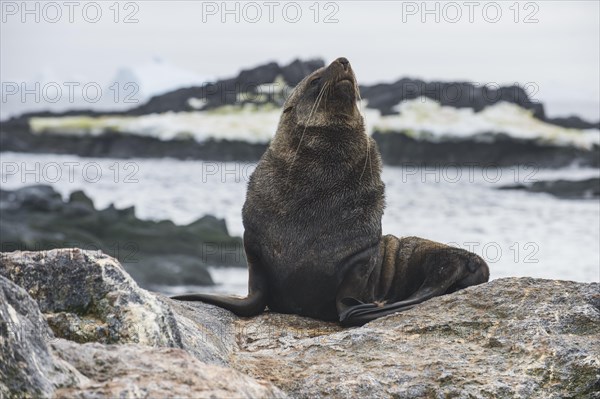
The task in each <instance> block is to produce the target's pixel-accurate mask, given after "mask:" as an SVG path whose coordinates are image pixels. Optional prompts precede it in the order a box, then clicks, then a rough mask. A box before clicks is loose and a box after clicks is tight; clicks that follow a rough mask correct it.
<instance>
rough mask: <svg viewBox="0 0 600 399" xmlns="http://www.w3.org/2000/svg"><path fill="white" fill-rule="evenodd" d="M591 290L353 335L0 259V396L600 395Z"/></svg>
mask: <svg viewBox="0 0 600 399" xmlns="http://www.w3.org/2000/svg"><path fill="white" fill-rule="evenodd" d="M599 290H600V286H599V285H598V283H589V284H586V283H575V282H570V281H553V280H541V279H531V278H505V279H500V280H494V281H491V282H490V283H487V284H483V285H480V286H476V287H470V288H468V289H466V290H463V291H459V292H457V293H454V294H450V295H446V296H443V297H438V298H434V299H432V300H430V301H427V302H426V303H424V304H421V305H419V306H417V307H415V308H414V309H412V310H409V311H407V312H404V313H401V314H396V315H391V316H388V317H386V318H383V319H380V320H376V321H374V322H371V323H368V324H367V325H365V326H363V327H359V328H349V329H342V328H341V327H340V326H339V325H337V324H335V323H325V322H320V321H316V320H311V319H307V318H302V317H298V316H294V315H283V314H276V313H270V312H267V313H265V314H263V315H261V316H258V317H255V318H249V319H243V318H238V317H235V316H233V315H232V314H231V313H230V312H228V311H225V310H223V309H219V308H216V307H214V306H210V305H205V304H202V303H181V302H176V301H172V300H170V299H168V298H165V297H163V296H161V295H158V294H154V293H151V292H148V291H145V290H144V289H141V288H139V287H138V286H137V284H136V283H135V282H134V281H133V280H132V279H131V278H130V277H129V276H128V275H127V273H126V272H125V271H124V270H123V268H122V267H121V266H120V264H119V263H118V262H117V261H116V260H115V259H113V258H110V257H109V256H106V255H103V254H99V253H98V252H91V251H82V250H78V249H60V250H52V251H47V252H18V251H17V252H11V253H3V254H2V255H1V257H0V332H1V333H2V340H0V396H2V397H6V398H17V397H19V398H20V397H56V398H103V397H136V398H152V397H162V396H171V397H172V396H176V397H194V398H198V397H206V398H208V397H236V398H238V397H247V398H253V397H264V398H267V397H276V398H283V397H295V398H304V397H306V398H308V397H316V396H328V397H333V398H338V397H339V398H342V397H349V396H361V397H367V396H368V397H374V398H383V397H390V396H393V397H398V398H416V397H428V398H429V397H431V398H434V397H456V398H468V397H490V398H492V397H493V398H514V397H527V398H544V399H547V398H566V397H569V398H598V397H600V396H599V394H598V392H600V372H599V370H600V349H599V347H598V345H597V342H598V340H599V338H600V294H599V292H600V291H599Z"/></svg>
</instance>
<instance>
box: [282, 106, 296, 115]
mask: <svg viewBox="0 0 600 399" xmlns="http://www.w3.org/2000/svg"><path fill="white" fill-rule="evenodd" d="M292 108H294V107H287V108H286V109H284V110H283V113H284V114H285V113H287V112H290V111H291V110H292Z"/></svg>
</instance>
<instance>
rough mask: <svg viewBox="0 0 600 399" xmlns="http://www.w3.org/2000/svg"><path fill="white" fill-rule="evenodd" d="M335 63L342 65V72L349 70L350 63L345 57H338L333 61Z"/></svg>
mask: <svg viewBox="0 0 600 399" xmlns="http://www.w3.org/2000/svg"><path fill="white" fill-rule="evenodd" d="M335 62H338V63H340V64H342V68H344V71H347V70H348V69H350V61H348V58H346V57H340V58H338V59H337V60H335Z"/></svg>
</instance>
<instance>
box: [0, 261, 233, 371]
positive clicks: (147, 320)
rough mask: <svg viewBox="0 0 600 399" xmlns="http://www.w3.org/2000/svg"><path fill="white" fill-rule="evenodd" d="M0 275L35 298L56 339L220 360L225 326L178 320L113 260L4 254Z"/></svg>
mask: <svg viewBox="0 0 600 399" xmlns="http://www.w3.org/2000/svg"><path fill="white" fill-rule="evenodd" d="M0 275H1V276H4V277H5V278H8V279H10V280H12V281H13V282H14V283H16V284H17V285H19V286H21V287H23V288H24V289H25V290H26V291H27V292H28V293H29V295H31V296H32V297H33V298H34V299H35V300H36V302H37V303H38V306H39V308H40V310H41V311H42V312H43V313H44V314H45V315H46V319H47V321H48V324H49V325H50V327H51V328H52V330H53V331H54V334H55V335H56V336H57V337H60V338H65V339H69V340H72V341H75V342H79V343H85V342H100V343H105V344H113V343H114V344H116V343H119V344H124V343H139V344H143V345H149V346H162V347H174V348H183V349H186V350H187V351H188V352H190V353H191V354H192V355H193V356H195V357H197V358H198V359H200V360H202V361H207V362H212V363H216V364H224V363H225V362H226V361H225V359H226V357H227V356H228V351H227V350H226V349H225V346H224V345H223V339H222V337H221V334H222V333H223V331H226V328H225V327H223V326H221V325H220V324H219V322H218V319H213V318H211V317H207V319H208V320H210V321H209V322H207V323H206V325H200V323H193V322H191V321H189V320H183V321H181V322H178V320H177V318H178V316H176V315H175V314H174V313H173V311H172V309H171V307H170V306H169V305H168V304H167V303H166V299H165V298H163V297H161V296H157V295H154V294H151V293H150V292H148V291H146V290H143V289H141V288H139V287H138V285H137V284H136V283H135V282H134V281H133V279H132V278H131V277H130V276H129V275H128V274H127V273H126V272H125V271H124V270H123V268H122V267H121V265H120V264H119V262H118V261H117V260H116V259H114V258H111V257H110V256H107V255H104V254H102V253H101V252H97V251H81V250H79V249H58V250H51V251H42V252H19V251H17V252H11V253H4V254H2V256H1V257H0ZM219 310H220V309H219ZM222 312H224V311H222ZM200 333H202V334H200Z"/></svg>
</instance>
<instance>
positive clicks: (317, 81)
mask: <svg viewBox="0 0 600 399" xmlns="http://www.w3.org/2000/svg"><path fill="white" fill-rule="evenodd" d="M320 81H321V78H320V77H318V78H314V79H313V80H311V81H310V85H311V86H314V85H316V84H317V83H319V82H320Z"/></svg>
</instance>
